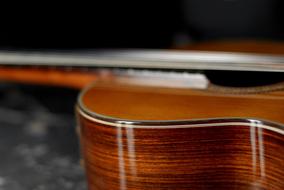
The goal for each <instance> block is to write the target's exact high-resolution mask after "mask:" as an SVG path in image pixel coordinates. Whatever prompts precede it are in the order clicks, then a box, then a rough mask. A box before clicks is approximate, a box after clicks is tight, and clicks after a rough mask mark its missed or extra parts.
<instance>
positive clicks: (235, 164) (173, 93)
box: [77, 84, 284, 190]
mask: <svg viewBox="0 0 284 190" xmlns="http://www.w3.org/2000/svg"><path fill="white" fill-rule="evenodd" d="M283 93H284V92H282V91H278V92H271V93H263V94H243V95H241V94H229V95H228V94H226V95H224V94H223V93H222V92H211V91H208V90H193V89H169V88H154V87H145V86H130V85H113V84H112V85H108V84H95V85H93V86H90V87H89V88H87V89H86V90H85V91H84V92H83V93H82V94H81V96H80V98H79V101H78V105H77V114H78V119H79V123H80V126H81V128H80V129H81V130H80V133H81V135H80V136H81V145H82V153H83V156H84V160H85V168H86V172H87V178H88V185H89V189H91V190H109V189H112V190H116V189H118V190H126V189H131V190H132V189H133V190H134V189H135V190H136V189H137V190H138V189H139V190H142V189H143V190H144V189H157V190H161V189H178V190H181V189H274V190H278V189H279V190H280V189H284V177H283V176H284V164H283V163H284V138H283V137H284V136H283V135H284V128H283V125H282V124H283V123H284V117H283V113H284V98H283V96H282V94H283Z"/></svg>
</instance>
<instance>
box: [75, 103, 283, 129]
mask: <svg viewBox="0 0 284 190" xmlns="http://www.w3.org/2000/svg"><path fill="white" fill-rule="evenodd" d="M77 110H78V112H79V113H80V114H81V115H82V116H83V117H85V118H86V119H88V120H90V121H93V122H96V123H100V124H104V125H109V126H114V127H125V128H128V127H131V128H144V129H171V128H175V129H177V128H193V127H194V128H195V127H213V126H248V127H252V126H253V127H259V128H262V129H267V130H270V131H274V132H276V133H279V134H281V135H284V130H282V129H278V128H276V127H272V126H269V125H264V124H262V123H257V124H256V123H255V120H251V121H252V122H251V123H247V122H224V123H204V124H180V125H158V126H153V125H152V126H151V125H135V124H132V122H131V121H124V122H121V123H112V122H108V121H103V120H100V119H96V118H94V117H91V116H90V115H87V114H86V113H84V112H83V111H82V110H81V109H80V108H77Z"/></svg>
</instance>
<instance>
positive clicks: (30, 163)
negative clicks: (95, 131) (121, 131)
mask: <svg viewBox="0 0 284 190" xmlns="http://www.w3.org/2000/svg"><path fill="white" fill-rule="evenodd" d="M24 4H25V6H22V5H21V4H20V3H15V4H14V5H13V6H12V7H13V10H11V11H10V10H6V11H5V12H2V15H3V16H1V17H0V24H1V25H0V49H31V50H34V49H36V50H46V49H47V50H48V49H84V48H86V49H92V48H172V47H177V46H186V45H189V44H197V43H200V42H208V41H209V42H210V41H224V40H229V41H230V40H261V41H274V42H283V40H284V15H283V14H284V11H283V10H284V1H283V0H174V1H158V0H152V1H109V0H104V1H93V3H92V4H85V3H84V2H78V1H77V2H71V1H68V2H67V3H64V4H63V3H61V4H60V3H59V2H57V3H53V4H52V3H51V2H45V3H42V4H41V5H36V7H35V3H34V4H32V5H30V7H29V8H28V9H27V3H26V2H24ZM15 5H17V6H15ZM16 7H17V8H16ZM2 9H3V10H4V9H5V8H4V7H2ZM77 94H78V91H77V90H72V89H64V88H55V87H43V86H32V85H19V84H14V83H8V82H4V81H2V82H1V83H0V190H31V189H34V190H37V189H38V190H43V189H48V190H53V189H54V190H56V189H62V190H64V189H78V190H79V189H80V190H83V189H86V183H85V177H84V172H83V169H82V168H81V167H80V165H79V148H78V147H79V146H78V140H77V136H76V133H75V126H76V123H75V119H74V114H73V113H74V105H75V103H76V97H77Z"/></svg>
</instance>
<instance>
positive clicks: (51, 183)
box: [0, 84, 86, 190]
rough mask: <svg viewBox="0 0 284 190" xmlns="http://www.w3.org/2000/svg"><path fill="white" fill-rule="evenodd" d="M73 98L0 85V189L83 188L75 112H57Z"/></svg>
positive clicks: (60, 91) (68, 94)
mask: <svg viewBox="0 0 284 190" xmlns="http://www.w3.org/2000/svg"><path fill="white" fill-rule="evenodd" d="M76 93H77V92H75V91H70V90H64V89H57V88H56V89H55V88H43V87H30V86H28V87H27V86H24V87H23V86H19V85H7V84H1V85H0V190H59V189H60V190H65V189H66V190H69V189H72V190H73V189H74V190H85V189H86V183H85V176H84V172H83V169H82V167H81V166H80V164H79V149H78V146H79V145H78V139H77V136H76V134H75V123H76V122H75V120H74V115H73V110H72V109H71V110H68V111H63V110H64V109H60V108H62V106H65V105H70V104H71V107H73V104H74V102H75V100H76V95H77V94H76ZM66 97H69V98H66ZM58 110H59V111H58Z"/></svg>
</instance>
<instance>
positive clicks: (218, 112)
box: [82, 83, 284, 123]
mask: <svg viewBox="0 0 284 190" xmlns="http://www.w3.org/2000/svg"><path fill="white" fill-rule="evenodd" d="M82 103H83V104H84V105H86V108H87V109H88V110H90V111H91V112H95V113H99V114H102V115H107V116H110V117H114V118H121V119H131V120H182V119H204V118H220V117H222V118H223V117H227V118H232V117H245V118H259V119H265V120H270V121H274V122H279V123H284V90H283V91H275V92H269V93H259V94H230V93H223V92H218V91H208V90H206V89H205V90H198V89H175V88H161V87H160V88H158V87H149V86H148V87H146V86H134V85H121V84H119V83H118V84H116V85H115V83H96V84H94V86H93V87H92V88H90V89H89V90H87V91H86V92H85V93H84V95H83V96H82Z"/></svg>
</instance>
